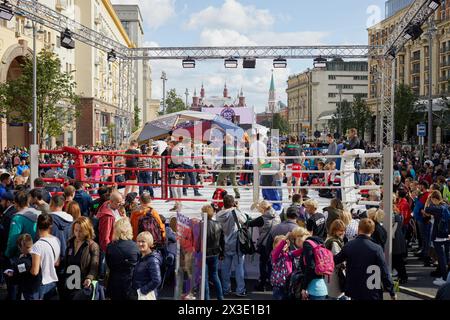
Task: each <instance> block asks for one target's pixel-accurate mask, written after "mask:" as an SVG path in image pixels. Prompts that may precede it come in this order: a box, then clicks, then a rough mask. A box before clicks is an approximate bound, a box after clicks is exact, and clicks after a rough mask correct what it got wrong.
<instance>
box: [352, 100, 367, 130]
mask: <svg viewBox="0 0 450 320" xmlns="http://www.w3.org/2000/svg"><path fill="white" fill-rule="evenodd" d="M352 111H353V117H352V119H353V121H354V128H356V129H357V130H358V135H359V136H360V137H361V138H362V139H364V135H365V132H366V130H367V129H369V128H370V125H371V124H372V112H371V111H370V108H369V107H368V106H367V103H366V101H365V100H363V99H362V98H361V96H358V95H356V96H355V98H354V100H353V104H352Z"/></svg>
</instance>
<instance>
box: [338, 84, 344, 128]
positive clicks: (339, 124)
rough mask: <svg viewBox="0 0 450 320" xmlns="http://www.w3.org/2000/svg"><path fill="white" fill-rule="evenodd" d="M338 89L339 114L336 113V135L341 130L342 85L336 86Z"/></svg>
mask: <svg viewBox="0 0 450 320" xmlns="http://www.w3.org/2000/svg"><path fill="white" fill-rule="evenodd" d="M338 89H339V112H338V120H339V123H338V134H339V135H340V133H341V131H343V130H342V85H341V84H340V85H338Z"/></svg>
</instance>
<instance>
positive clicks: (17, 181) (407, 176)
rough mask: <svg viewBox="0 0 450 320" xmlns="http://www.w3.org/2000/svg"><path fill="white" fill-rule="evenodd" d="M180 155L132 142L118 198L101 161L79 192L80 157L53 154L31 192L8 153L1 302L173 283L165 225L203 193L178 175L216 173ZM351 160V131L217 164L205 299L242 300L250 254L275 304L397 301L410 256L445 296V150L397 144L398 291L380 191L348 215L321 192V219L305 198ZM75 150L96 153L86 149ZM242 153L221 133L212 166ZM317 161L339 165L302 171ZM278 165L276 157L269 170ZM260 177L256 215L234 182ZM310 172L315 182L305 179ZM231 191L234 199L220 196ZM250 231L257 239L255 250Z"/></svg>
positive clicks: (448, 153)
mask: <svg viewBox="0 0 450 320" xmlns="http://www.w3.org/2000/svg"><path fill="white" fill-rule="evenodd" d="M187 144H188V143H187V142H185V141H183V139H178V140H171V141H169V142H168V146H167V148H166V149H165V150H155V148H153V147H152V146H147V145H145V146H141V147H139V145H138V144H137V143H136V142H134V141H133V142H131V144H130V147H129V148H128V150H126V151H125V154H126V156H124V158H123V166H125V167H126V168H125V171H124V173H123V178H122V180H119V181H123V182H125V183H126V186H125V188H124V189H125V190H119V187H118V186H111V187H107V186H103V185H102V184H101V182H102V180H103V179H108V172H105V171H108V168H107V165H106V166H104V165H100V164H101V163H106V162H108V160H110V159H109V158H108V157H107V156H104V157H103V156H95V155H94V156H92V157H87V158H86V159H85V161H86V163H92V164H95V163H98V164H99V166H98V167H95V166H91V167H90V168H89V170H88V172H87V174H88V176H89V177H90V178H91V179H92V180H93V181H94V182H98V184H95V183H90V184H86V183H84V182H82V181H77V179H76V177H77V175H76V172H74V171H75V170H76V169H74V167H73V166H72V165H73V163H74V159H73V158H72V157H71V156H70V155H58V156H46V158H45V159H44V160H43V161H42V163H51V164H61V166H58V167H52V168H46V169H43V170H41V172H40V177H39V178H37V179H36V180H35V181H34V184H33V185H34V188H33V189H30V188H29V185H30V181H29V176H30V168H29V165H28V162H29V157H30V156H29V154H28V152H27V150H26V149H8V150H5V151H4V153H3V162H2V163H3V166H2V167H3V173H2V174H1V175H0V200H1V210H0V259H1V265H0V269H1V276H0V277H1V280H2V282H4V283H5V284H6V286H7V295H8V299H10V300H20V299H25V300H40V299H55V298H58V299H61V300H90V299H104V298H107V299H111V300H154V299H158V298H159V296H160V293H161V290H162V289H163V288H164V285H166V284H168V283H169V284H171V285H173V280H174V264H175V259H176V247H174V245H175V244H176V242H177V239H176V232H177V231H176V229H177V227H176V225H177V223H176V217H174V216H172V218H171V219H167V217H169V216H170V215H171V212H177V211H178V212H179V211H180V210H181V205H182V200H183V196H184V195H186V194H187V191H188V189H190V188H192V189H193V191H194V196H201V194H200V193H199V190H198V189H199V188H198V187H196V186H197V185H198V184H199V183H202V181H201V179H200V177H201V175H200V174H199V172H186V171H184V172H180V171H179V170H178V169H191V170H192V169H194V168H198V169H200V168H204V166H205V165H206V166H208V165H209V166H210V167H209V169H211V168H214V165H213V164H207V163H206V162H207V160H201V161H198V160H197V159H196V158H191V157H190V156H191V155H189V154H186V152H184V150H191V149H190V148H186V145H187ZM268 149H271V151H268ZM354 149H366V150H367V151H370V146H367V145H366V144H365V143H364V142H363V141H362V139H359V138H358V135H357V131H356V130H355V129H351V130H349V133H348V136H347V140H345V141H335V139H334V137H332V136H331V135H329V136H328V137H327V144H326V145H325V146H320V145H316V146H311V145H309V146H308V147H306V148H305V146H304V145H302V144H301V143H300V142H299V141H298V139H297V138H296V137H294V136H292V137H288V139H287V140H286V142H282V143H280V145H279V147H278V148H268V145H267V142H266V141H264V140H263V139H261V137H260V136H259V135H255V137H254V139H253V141H252V142H251V143H250V141H248V143H247V145H246V146H245V153H246V154H248V157H249V162H243V163H242V162H240V163H238V162H237V161H236V160H234V161H232V162H221V163H220V169H222V170H221V172H220V173H219V174H217V175H213V177H214V178H213V179H214V180H213V181H212V182H213V183H214V184H215V185H216V188H217V189H216V190H215V192H214V195H213V199H212V200H211V205H207V206H204V207H203V208H202V212H204V213H207V216H208V222H207V224H208V225H207V232H208V233H207V253H206V254H207V259H206V267H207V272H206V274H207V277H208V279H207V280H206V281H205V286H206V291H205V293H206V297H205V298H206V299H210V298H211V297H212V296H213V295H212V294H211V292H212V291H211V290H210V285H213V286H214V289H215V297H216V298H217V299H219V300H222V299H224V298H225V297H229V296H230V295H233V296H234V297H246V296H247V295H248V293H247V284H246V279H245V257H246V256H248V255H253V254H257V255H258V257H259V280H258V283H257V285H256V287H255V288H254V290H257V291H268V290H270V291H272V295H273V299H275V300H285V299H297V300H325V299H331V300H348V299H351V300H381V299H383V292H385V291H386V292H388V293H389V294H390V296H391V298H392V299H396V298H397V296H396V291H395V287H396V284H402V285H404V284H407V283H408V272H407V269H406V257H407V255H408V253H410V252H413V253H414V254H415V255H416V256H417V257H419V258H420V259H421V260H423V263H424V266H426V267H430V266H435V267H436V270H434V271H433V272H432V273H431V274H430V277H433V278H434V279H435V280H433V278H430V283H432V284H433V285H435V286H439V287H441V289H440V291H439V294H438V297H439V298H442V299H448V298H449V297H448V293H447V292H449V288H448V287H449V282H448V281H447V278H448V275H449V266H450V252H449V251H450V237H449V234H450V232H449V221H450V210H449V204H450V166H449V164H450V147H449V146H446V145H440V146H436V147H435V150H434V151H435V153H434V155H433V157H432V158H431V159H423V160H422V159H421V155H420V152H419V151H418V150H416V149H415V148H414V147H406V148H405V147H402V146H396V147H395V154H394V162H395V165H394V192H395V194H394V196H393V199H394V203H393V206H392V207H393V211H394V212H393V220H392V230H393V233H392V244H393V245H392V268H393V270H394V272H395V273H396V277H397V279H396V280H393V276H392V274H393V270H389V267H388V265H387V263H386V261H385V255H384V249H385V246H386V243H387V241H388V239H387V232H386V228H385V227H386V226H384V225H383V221H384V220H385V219H384V215H385V214H386V212H385V210H384V208H383V206H382V205H381V200H382V199H383V194H382V192H381V191H380V190H370V191H368V192H365V191H361V196H362V197H364V198H366V199H367V200H370V201H372V202H378V203H379V205H374V204H372V205H367V206H366V210H352V208H350V207H347V206H346V205H345V203H343V202H342V197H341V193H340V192H339V189H336V190H335V189H326V188H322V189H320V192H319V194H318V196H319V197H321V198H327V199H330V200H329V201H330V204H329V206H327V207H325V208H323V209H320V208H319V203H318V201H317V199H315V197H313V196H311V195H309V194H308V192H307V189H306V188H303V187H304V186H314V185H317V186H322V187H323V186H339V185H340V174H339V170H340V166H341V163H340V158H339V155H341V154H342V153H343V152H344V151H345V150H354ZM83 150H84V151H86V150H91V151H100V149H95V148H89V147H87V146H84V147H83ZM238 153H239V151H238V150H237V147H236V145H235V144H234V141H233V139H232V137H230V136H229V135H227V136H225V138H224V146H223V148H222V149H221V150H220V151H219V152H216V153H215V154H214V156H215V157H222V158H233V157H237V155H238ZM154 154H161V155H162V156H163V157H164V156H167V158H166V159H167V165H168V168H169V169H170V170H169V174H168V177H169V183H170V185H171V188H170V192H171V195H170V198H171V199H173V200H174V203H175V205H174V207H173V208H172V209H170V210H167V212H161V214H160V213H159V212H157V211H156V210H155V209H154V207H153V205H152V202H153V198H154V197H155V194H154V190H153V188H154V187H152V186H137V185H136V184H137V183H144V184H151V183H152V182H154V181H155V180H154V176H156V172H157V171H156V170H153V169H160V168H161V166H162V161H165V160H164V158H163V159H161V158H160V157H154V158H152V156H153V155H154ZM192 154H194V151H192ZM311 154H313V155H318V156H321V155H328V156H336V158H332V157H328V158H326V159H325V158H324V159H323V160H321V159H310V160H305V158H304V156H305V155H311ZM138 155H146V157H139V156H138ZM186 155H187V156H186ZM277 155H281V156H282V157H280V159H276V157H275V156H277ZM266 157H272V158H268V159H265V158H266ZM283 157H286V158H285V159H283ZM421 160H422V161H421ZM254 166H258V170H259V171H260V174H261V181H260V185H261V186H265V187H266V188H264V189H263V190H262V196H263V199H264V200H263V201H261V202H259V203H255V204H253V206H252V208H251V209H252V210H253V211H255V212H257V214H256V215H252V217H251V215H249V214H247V213H246V212H245V211H244V210H241V208H240V206H239V202H238V200H239V198H240V196H241V195H240V192H239V190H240V189H239V188H238V186H239V184H246V185H249V184H251V183H252V182H253V181H252V179H253V178H254V177H253V176H251V175H242V174H240V175H239V174H238V172H239V169H240V168H243V167H245V168H252V167H254ZM355 167H356V168H361V167H364V168H380V162H379V160H374V159H367V160H365V161H361V160H356V161H355ZM305 169H309V170H323V172H319V173H313V174H311V173H310V174H306V173H304V172H302V170H305ZM205 171H207V170H205ZM119 176H120V175H119ZM43 178H63V179H64V180H65V181H66V183H65V184H64V185H62V184H61V183H56V182H53V183H45V182H44V180H43ZM116 178H117V177H116ZM159 178H160V177H159ZM157 179H158V178H157ZM116 182H117V180H116ZM379 182H380V181H379V175H378V174H359V173H358V172H357V173H356V174H355V183H356V184H360V185H362V184H366V185H379ZM284 184H286V185H287V187H288V191H289V192H288V197H289V200H290V201H292V203H291V204H289V205H287V206H283V204H282V199H283V193H282V192H281V189H280V188H277V187H280V186H283V185H284ZM228 185H230V186H232V187H233V191H234V196H233V195H231V194H228V193H227V191H226V189H227V188H226V187H227V186H228ZM270 186H272V187H274V188H273V189H270V188H267V187H270ZM389 213H390V212H389ZM249 230H257V231H258V232H257V234H258V237H257V239H255V240H256V241H255V243H253V240H252V239H251V236H249V234H251V232H249ZM233 266H234V279H235V281H236V285H235V286H234V285H233V284H232V282H231V278H232V269H233ZM374 268H378V269H377V270H379V275H380V277H381V278H380V282H381V283H382V286H380V287H376V288H373V287H370V286H368V285H367V279H368V277H370V276H371V274H372V273H373V272H375V271H374ZM395 273H394V274H395ZM232 288H235V290H233V289H232ZM233 291H234V293H233Z"/></svg>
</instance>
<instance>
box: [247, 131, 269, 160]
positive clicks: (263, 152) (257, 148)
mask: <svg viewBox="0 0 450 320" xmlns="http://www.w3.org/2000/svg"><path fill="white" fill-rule="evenodd" d="M255 138H256V140H255V141H253V143H252V144H251V146H250V150H249V154H250V161H251V162H252V164H253V165H263V164H264V163H266V157H267V146H266V144H265V143H264V142H262V141H261V140H260V138H261V136H260V134H259V133H257V134H256V137H255Z"/></svg>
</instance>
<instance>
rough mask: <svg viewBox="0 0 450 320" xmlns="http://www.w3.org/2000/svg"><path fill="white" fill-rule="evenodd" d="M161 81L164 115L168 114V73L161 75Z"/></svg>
mask: <svg viewBox="0 0 450 320" xmlns="http://www.w3.org/2000/svg"><path fill="white" fill-rule="evenodd" d="M161 80H162V81H163V114H166V81H167V75H166V72H165V71H163V72H162V74H161Z"/></svg>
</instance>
